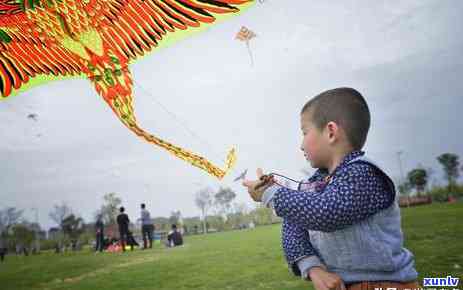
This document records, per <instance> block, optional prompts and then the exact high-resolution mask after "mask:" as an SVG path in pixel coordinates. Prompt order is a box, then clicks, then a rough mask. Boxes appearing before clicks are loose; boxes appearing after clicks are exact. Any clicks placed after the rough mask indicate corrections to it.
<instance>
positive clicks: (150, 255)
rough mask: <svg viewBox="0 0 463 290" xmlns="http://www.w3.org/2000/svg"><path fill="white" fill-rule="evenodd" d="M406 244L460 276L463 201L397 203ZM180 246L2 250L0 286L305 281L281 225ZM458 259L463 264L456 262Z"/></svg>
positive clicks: (425, 266) (423, 268)
mask: <svg viewBox="0 0 463 290" xmlns="http://www.w3.org/2000/svg"><path fill="white" fill-rule="evenodd" d="M402 222H403V230H404V234H405V245H406V247H407V248H409V249H410V250H411V251H412V252H413V253H414V254H415V256H416V265H417V269H418V271H419V272H420V277H421V278H423V277H434V276H444V275H445V276H447V275H453V276H458V277H460V278H463V226H462V222H463V204H462V203H458V204H451V205H448V204H434V205H431V206H421V207H415V208H410V209H403V210H402ZM185 241H186V245H185V246H184V247H181V248H175V249H164V248H161V247H160V246H158V247H156V248H155V249H153V250H149V251H140V250H138V251H134V252H126V253H123V254H111V253H103V254H94V253H90V252H88V251H87V252H81V253H76V254H73V253H71V254H64V255H56V254H52V253H49V254H42V255H39V256H29V257H15V256H7V259H6V262H5V263H3V264H0V288H1V289H2V290H10V289H11V290H23V289H24V290H25V289H27V290H33V289H50V290H52V289H98V290H104V289H117V290H125V289H131V290H138V289H214V290H215V289H230V290H232V289H239V290H244V289H288V290H289V289H294V290H296V289H309V288H311V287H312V286H311V284H310V283H307V282H304V281H301V280H300V279H299V278H296V277H294V276H293V275H292V274H290V272H289V271H288V268H287V266H286V263H285V261H284V258H283V255H282V251H281V247H280V225H273V226H265V227H259V228H257V229H255V230H249V231H234V232H225V233H217V234H211V235H207V236H193V237H186V239H185ZM455 265H459V266H460V268H458V266H455Z"/></svg>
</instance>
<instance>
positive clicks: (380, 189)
mask: <svg viewBox="0 0 463 290" xmlns="http://www.w3.org/2000/svg"><path fill="white" fill-rule="evenodd" d="M376 170H377V169H375V168H373V167H372V166H371V165H369V164H366V163H354V164H351V165H349V166H346V167H345V168H342V169H340V171H339V172H338V173H337V174H336V176H335V177H333V180H332V182H331V183H330V184H328V185H327V186H326V187H325V189H324V190H323V192H322V193H316V194H314V193H310V192H304V191H297V190H291V189H287V188H284V187H281V186H278V185H272V186H271V187H270V188H268V189H266V190H265V192H264V195H263V197H262V199H263V200H264V202H265V203H271V204H272V206H273V208H274V209H275V212H276V214H277V215H278V216H280V217H282V218H284V219H287V220H288V221H289V222H291V223H294V224H297V225H299V226H301V227H303V228H305V229H310V230H316V231H324V232H330V231H335V230H339V229H342V228H345V227H347V226H349V225H352V224H354V223H357V222H360V221H362V220H364V219H366V218H367V217H369V216H372V215H374V214H376V213H378V212H379V211H381V210H383V209H385V208H387V207H389V206H390V205H391V204H392V202H393V200H394V192H391V190H390V188H389V186H388V184H387V181H386V180H385V179H384V178H383V177H382V176H381V175H380V174H378V172H376Z"/></svg>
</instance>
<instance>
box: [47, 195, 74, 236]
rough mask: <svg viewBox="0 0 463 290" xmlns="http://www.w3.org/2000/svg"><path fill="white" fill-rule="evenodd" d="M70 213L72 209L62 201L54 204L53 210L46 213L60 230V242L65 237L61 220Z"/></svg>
mask: <svg viewBox="0 0 463 290" xmlns="http://www.w3.org/2000/svg"><path fill="white" fill-rule="evenodd" d="M71 214H72V209H71V208H70V207H69V206H68V205H66V203H64V202H63V203H62V204H61V205H57V204H55V205H54V207H53V210H52V211H51V212H50V213H49V214H48V215H49V217H50V218H51V219H52V220H53V221H54V222H55V223H56V224H57V225H58V227H59V228H60V229H61V231H62V237H61V239H60V241H59V242H60V243H63V242H64V241H63V240H64V238H65V232H64V228H63V221H64V220H65V219H66V218H67V217H68V216H69V215H71Z"/></svg>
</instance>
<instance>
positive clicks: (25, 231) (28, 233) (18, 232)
mask: <svg viewBox="0 0 463 290" xmlns="http://www.w3.org/2000/svg"><path fill="white" fill-rule="evenodd" d="M12 231H13V240H14V242H15V244H17V245H22V246H23V247H25V248H29V247H30V246H31V244H32V242H33V241H34V239H35V232H34V231H33V230H32V229H31V228H30V227H29V225H28V224H27V223H21V224H15V225H14V226H13V227H12Z"/></svg>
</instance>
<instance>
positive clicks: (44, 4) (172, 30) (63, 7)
mask: <svg viewBox="0 0 463 290" xmlns="http://www.w3.org/2000/svg"><path fill="white" fill-rule="evenodd" d="M251 2H253V1H252V0H0V92H1V96H0V99H2V98H6V97H8V96H10V95H13V94H15V93H18V92H19V91H22V90H25V89H27V88H28V87H30V86H32V85H35V84H38V83H42V82H44V81H48V80H52V79H57V78H62V77H69V76H84V77H86V78H88V79H89V80H90V81H91V82H92V84H93V85H94V86H95V89H96V91H97V92H98V94H99V95H100V96H102V97H103V99H104V100H105V101H106V103H107V104H108V105H109V106H110V107H111V109H112V110H113V111H114V113H115V114H116V115H117V116H118V117H119V119H120V120H121V121H122V123H123V124H124V125H125V126H127V127H128V128H129V129H130V130H131V131H133V132H134V133H135V134H137V135H138V136H140V137H142V138H144V139H145V140H146V141H148V142H150V143H153V144H155V145H157V146H160V147H162V148H164V149H166V150H167V151H169V152H170V153H172V154H174V155H175V156H177V157H178V158H181V159H183V160H185V161H187V162H189V163H190V164H192V165H194V166H196V167H199V168H201V169H203V170H205V171H207V172H208V173H210V174H212V175H214V176H216V177H217V178H219V179H221V178H223V177H224V175H225V174H226V173H227V171H228V170H229V169H230V168H231V167H232V166H233V164H234V162H235V160H236V156H235V151H234V149H232V150H230V152H229V153H228V156H227V159H226V164H225V168H224V169H221V168H219V167H217V166H215V165H214V164H212V163H211V162H210V161H208V160H206V159H205V158H203V157H201V156H199V155H196V154H194V153H192V152H189V151H187V150H185V149H183V148H180V147H178V146H175V145H173V144H171V143H169V142H166V141H164V140H162V139H160V138H158V137H156V136H154V135H151V134H149V133H148V132H146V131H144V130H143V129H142V128H140V127H139V125H138V124H137V121H136V118H135V115H134V110H133V105H132V103H133V96H132V77H131V73H130V70H129V68H128V65H129V63H130V62H131V61H134V60H136V59H138V58H139V57H141V56H144V55H145V54H146V53H148V52H150V51H151V50H152V49H153V48H156V47H158V48H159V47H160V46H164V45H166V44H168V43H172V42H174V41H177V40H179V39H180V38H182V37H184V36H186V35H187V34H191V33H193V32H195V31H199V30H201V29H203V28H206V27H207V26H208V25H211V24H212V23H214V22H217V20H221V19H223V18H224V17H226V15H227V14H230V15H231V14H233V13H234V14H236V13H238V12H239V11H242V10H243V9H246V8H248V7H250V6H251V5H252V3H251ZM200 26H201V27H200Z"/></svg>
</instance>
